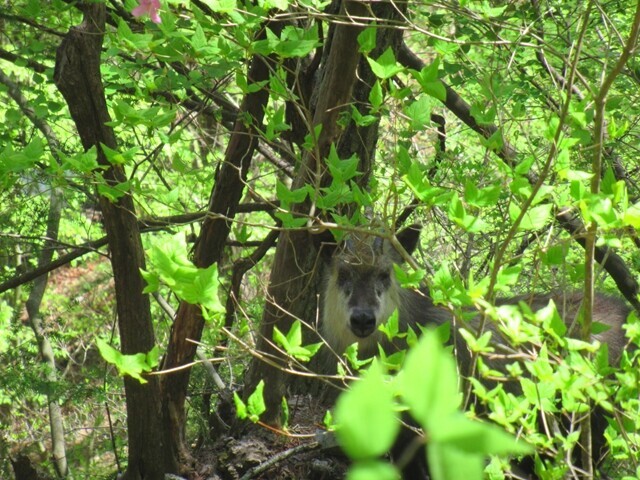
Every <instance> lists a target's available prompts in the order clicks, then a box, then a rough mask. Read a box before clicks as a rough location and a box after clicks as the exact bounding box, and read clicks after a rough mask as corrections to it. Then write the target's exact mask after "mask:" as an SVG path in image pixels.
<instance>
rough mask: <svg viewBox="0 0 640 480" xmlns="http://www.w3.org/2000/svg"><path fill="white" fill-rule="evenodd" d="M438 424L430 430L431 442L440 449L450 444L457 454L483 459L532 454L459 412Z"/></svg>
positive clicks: (524, 446)
mask: <svg viewBox="0 0 640 480" xmlns="http://www.w3.org/2000/svg"><path fill="white" fill-rule="evenodd" d="M441 420H442V423H441V425H439V428H435V429H433V430H429V433H430V435H431V438H432V439H433V441H434V442H436V443H439V444H441V445H444V444H449V445H451V446H452V447H455V449H457V450H459V451H462V452H466V453H469V454H474V453H480V454H482V455H507V454H515V455H524V454H527V453H532V451H533V449H532V448H531V447H530V446H529V445H527V444H526V443H522V442H518V441H516V439H515V438H514V437H513V435H511V434H509V433H507V432H505V431H504V430H503V429H502V428H500V427H498V426H496V425H493V424H489V423H484V422H480V421H478V420H472V419H470V418H468V417H466V416H465V415H464V414H463V413H462V412H458V413H456V414H455V415H451V416H449V417H447V418H442V419H441Z"/></svg>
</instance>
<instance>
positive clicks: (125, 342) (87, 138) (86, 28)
mask: <svg viewBox="0 0 640 480" xmlns="http://www.w3.org/2000/svg"><path fill="white" fill-rule="evenodd" d="M80 8H81V10H82V11H83V14H84V18H83V22H82V24H81V25H79V26H77V27H73V28H71V29H70V30H69V32H68V33H67V35H66V36H65V38H64V40H63V41H62V44H61V45H60V47H59V48H58V51H57V55H56V68H55V74H54V80H55V83H56V86H57V87H58V89H59V90H60V92H61V93H62V95H63V96H64V98H65V100H66V101H67V104H68V106H69V111H70V113H71V116H72V118H73V120H74V122H75V124H76V128H77V129H78V133H79V135H80V139H81V141H82V145H83V147H84V148H85V149H87V150H88V149H90V148H91V147H96V150H97V154H98V162H99V163H100V164H101V165H103V166H105V167H106V169H105V170H104V172H103V177H104V179H105V180H106V181H107V182H108V184H110V185H117V184H119V183H122V182H123V181H125V180H126V176H125V172H124V170H123V168H122V167H121V166H115V165H111V164H110V163H109V162H108V160H107V158H106V157H105V155H104V153H103V151H102V147H101V144H104V145H106V146H107V147H109V148H111V149H117V142H116V138H115V134H114V132H113V130H112V128H111V127H108V126H107V125H106V123H108V122H110V121H111V119H110V117H109V113H108V110H107V104H106V99H105V96H104V88H103V85H102V79H101V77H100V53H101V47H102V41H103V32H104V28H105V5H104V4H96V3H84V4H82V5H81V6H80ZM100 208H101V210H102V215H103V219H104V228H105V230H106V234H107V241H108V244H109V249H110V252H111V266H112V269H113V275H114V280H115V293H116V303H117V314H118V328H119V331H120V340H121V345H122V352H123V353H124V354H128V355H130V354H136V353H141V352H144V353H146V352H149V351H150V350H151V349H152V348H153V346H154V343H155V337H154V332H153V325H152V321H151V312H150V304H149V297H148V295H144V294H143V293H142V290H143V289H144V286H145V285H144V281H143V279H142V277H141V275H140V269H144V268H145V261H144V251H143V249H142V242H141V239H140V231H139V228H138V223H137V220H136V216H135V208H134V203H133V199H132V197H131V195H130V194H128V193H126V194H125V195H123V196H122V197H121V198H120V199H118V200H117V201H114V202H112V201H110V200H109V199H107V198H106V197H104V196H101V197H100ZM147 380H148V382H147V383H146V384H141V383H140V382H138V381H137V380H134V379H132V378H130V377H126V378H125V379H124V386H125V394H126V404H127V432H128V441H129V442H128V447H129V448H128V451H129V458H128V466H127V470H126V472H125V473H124V475H123V478H124V479H125V480H142V479H144V480H147V479H148V480H160V479H162V478H163V477H164V474H165V473H167V472H176V470H177V462H176V458H175V457H174V456H173V455H172V454H171V451H170V450H169V449H168V448H167V447H168V442H167V441H166V440H165V437H164V435H163V433H164V431H163V428H162V421H161V419H162V417H161V408H160V398H161V397H160V384H159V380H158V377H157V376H151V377H148V379H147ZM149 439H153V441H149Z"/></svg>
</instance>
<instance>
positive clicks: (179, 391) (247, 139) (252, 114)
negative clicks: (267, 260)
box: [162, 22, 282, 461]
mask: <svg viewBox="0 0 640 480" xmlns="http://www.w3.org/2000/svg"><path fill="white" fill-rule="evenodd" d="M267 26H268V27H269V28H270V29H271V30H272V31H273V32H274V33H275V34H276V35H278V34H279V33H280V31H281V30H282V23H280V22H272V23H269V24H267ZM260 36H262V37H263V36H264V31H263V32H261V34H260ZM272 69H273V62H272V61H271V60H270V59H267V58H264V57H262V56H255V57H254V58H253V60H252V62H251V66H250V68H249V72H248V80H249V82H250V83H260V82H266V81H267V80H268V79H269V73H270V71H271V70H272ZM268 100H269V92H268V90H267V89H266V88H263V89H260V90H258V91H256V92H254V93H249V94H247V95H246V96H245V98H244V100H243V103H242V106H241V108H240V112H241V113H240V115H238V120H237V121H236V125H235V128H234V130H233V133H232V134H231V139H230V140H229V144H228V146H227V150H226V152H225V158H224V161H223V162H222V166H221V168H220V170H219V172H218V174H217V175H216V181H215V186H214V188H213V192H212V193H211V199H210V201H209V208H208V211H209V213H210V214H209V215H207V217H206V219H205V221H204V222H203V224H202V230H201V231H200V236H199V238H198V241H197V243H196V248H195V255H194V263H195V265H196V266H198V267H200V268H207V267H210V266H211V265H213V264H214V263H217V262H219V261H220V258H221V257H222V254H223V250H224V245H225V242H226V240H227V238H228V236H229V231H230V229H231V220H230V219H233V217H234V216H235V214H236V211H237V207H238V204H239V203H240V199H241V198H242V194H243V192H244V186H245V183H246V180H247V173H248V171H249V167H250V166H251V159H252V157H253V153H254V151H255V149H256V146H257V144H258V138H259V131H261V130H262V120H263V118H264V111H265V107H266V104H267V101H268ZM247 118H249V119H251V120H250V121H247ZM203 328H204V319H203V317H202V312H201V310H200V307H199V306H197V305H191V304H188V303H186V302H184V301H183V302H181V304H180V307H179V308H178V313H177V315H176V319H175V322H174V324H173V327H172V329H171V337H170V340H169V345H168V348H167V354H166V357H165V360H164V364H163V369H165V370H168V369H173V368H176V367H180V366H182V365H186V364H189V363H191V362H192V361H193V359H194V356H195V353H196V348H197V346H196V344H195V343H193V342H192V341H190V340H194V341H196V342H197V341H199V340H200V338H201V337H202V330H203ZM190 374H191V368H185V369H180V370H177V371H175V372H173V373H169V374H167V375H164V376H163V378H162V395H163V410H164V418H165V429H166V432H167V434H168V435H169V436H170V438H171V448H172V449H173V451H174V452H175V454H177V455H178V456H179V458H180V459H181V460H182V461H186V460H187V459H188V458H189V454H188V451H187V449H186V444H185V438H184V427H185V411H184V403H185V398H186V395H187V387H188V384H189V376H190Z"/></svg>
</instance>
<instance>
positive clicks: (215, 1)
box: [204, 0, 236, 13]
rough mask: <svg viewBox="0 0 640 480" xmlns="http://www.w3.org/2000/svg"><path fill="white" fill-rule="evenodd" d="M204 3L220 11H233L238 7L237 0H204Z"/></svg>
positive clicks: (215, 10)
mask: <svg viewBox="0 0 640 480" xmlns="http://www.w3.org/2000/svg"><path fill="white" fill-rule="evenodd" d="M204 3H205V5H207V6H208V7H209V8H210V9H211V10H213V11H214V12H218V13H231V12H233V11H234V10H235V8H236V1H235V0H204Z"/></svg>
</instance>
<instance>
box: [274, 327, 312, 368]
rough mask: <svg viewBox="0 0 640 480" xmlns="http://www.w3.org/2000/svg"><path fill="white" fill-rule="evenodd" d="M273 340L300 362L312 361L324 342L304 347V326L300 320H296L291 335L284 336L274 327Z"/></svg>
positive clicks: (290, 331) (290, 330)
mask: <svg viewBox="0 0 640 480" xmlns="http://www.w3.org/2000/svg"><path fill="white" fill-rule="evenodd" d="M273 340H274V341H275V342H276V344H278V345H280V346H281V347H282V348H283V349H284V351H285V352H287V353H288V354H289V355H291V356H292V357H294V358H297V359H298V360H300V361H303V362H308V361H309V360H311V357H313V356H314V355H315V354H316V353H317V352H318V350H320V347H322V342H318V343H313V344H311V345H307V346H304V347H303V346H302V324H301V323H300V320H295V321H294V322H293V324H292V325H291V328H290V329H289V333H287V335H284V334H283V333H282V332H281V331H280V330H279V329H278V327H275V326H274V327H273Z"/></svg>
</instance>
